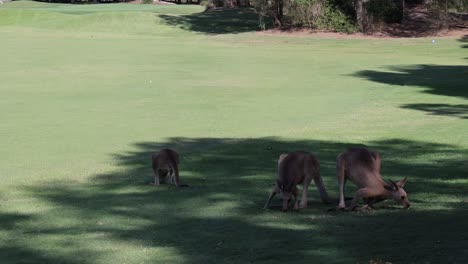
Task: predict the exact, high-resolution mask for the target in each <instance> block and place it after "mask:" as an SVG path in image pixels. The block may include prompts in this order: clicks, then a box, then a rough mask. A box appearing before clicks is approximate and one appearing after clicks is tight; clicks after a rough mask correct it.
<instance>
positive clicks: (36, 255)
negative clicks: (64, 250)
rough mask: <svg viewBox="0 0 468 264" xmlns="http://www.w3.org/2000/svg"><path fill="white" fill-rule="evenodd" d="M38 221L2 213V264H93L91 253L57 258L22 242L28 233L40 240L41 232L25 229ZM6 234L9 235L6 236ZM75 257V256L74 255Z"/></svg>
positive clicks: (28, 217) (0, 218)
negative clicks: (90, 259)
mask: <svg viewBox="0 0 468 264" xmlns="http://www.w3.org/2000/svg"><path fill="white" fill-rule="evenodd" d="M36 220H37V219H36V218H35V217H34V216H32V215H29V214H19V213H6V212H0V260H1V261H0V262H1V263H24V264H27V263H31V264H32V263H70V264H73V263H84V264H86V263H91V262H92V261H88V258H90V257H92V255H90V252H88V251H87V252H85V253H86V254H85V255H82V256H81V257H78V256H79V255H80V253H81V252H79V251H75V253H74V254H76V255H74V257H70V256H57V255H56V254H55V252H47V253H46V252H43V251H41V250H38V249H35V248H33V247H32V246H31V244H30V243H28V242H29V241H24V240H22V239H23V238H24V236H25V234H26V233H28V232H29V233H30V234H32V236H31V237H32V238H36V239H37V238H39V234H40V232H37V231H38V230H35V229H33V228H29V227H25V226H27V223H31V222H33V221H36ZM5 234H8V235H7V236H5ZM72 255H73V254H72Z"/></svg>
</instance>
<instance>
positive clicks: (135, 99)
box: [0, 1, 468, 263]
mask: <svg viewBox="0 0 468 264" xmlns="http://www.w3.org/2000/svg"><path fill="white" fill-rule="evenodd" d="M200 11H201V7H194V6H153V5H126V4H115V5H77V6H71V5H63V4H46V3H37V2H26V1H19V2H12V3H8V4H3V5H0V36H1V37H0V43H1V45H0V59H1V62H2V63H0V94H1V97H0V124H1V125H0V138H1V141H0V142H1V144H0V145H1V148H0V180H1V185H0V201H1V202H0V260H1V263H155V262H156V263H158V262H159V263H285V262H291V263H369V261H370V260H382V261H389V262H392V263H466V262H468V254H467V252H466V248H468V235H467V232H466V229H467V228H468V222H467V221H466V219H467V217H468V210H467V202H468V197H467V193H468V178H467V176H468V163H467V160H468V137H467V131H468V123H467V118H468V112H467V108H468V106H467V99H468V90H467V87H468V78H467V76H468V65H467V60H466V59H467V58H466V57H467V56H466V54H467V53H466V52H467V51H468V50H467V49H466V43H463V42H464V41H463V40H462V41H458V40H457V39H443V38H437V39H436V40H437V41H436V44H432V43H431V39H363V40H359V39H353V40H342V39H340V40H338V39H319V38H311V37H301V38H291V37H273V36H265V35H259V34H256V33H255V32H254V31H255V30H256V20H255V18H254V16H253V15H252V14H251V13H249V12H248V11H245V10H240V11H238V10H227V11H222V12H220V13H216V12H214V13H197V12H200ZM238 16H241V19H238ZM213 21H214V22H213ZM355 145H367V146H370V147H372V148H375V149H378V150H380V152H381V154H382V156H383V164H382V173H383V175H384V177H385V178H386V179H393V180H397V179H400V178H402V177H404V176H408V178H409V181H408V184H407V187H405V189H406V190H407V192H408V193H409V198H410V200H411V202H412V207H411V209H409V210H403V209H401V208H400V207H398V206H396V205H394V204H393V203H392V202H385V203H382V204H380V205H379V206H378V208H377V210H376V211H374V212H372V213H359V212H356V213H330V212H327V209H328V208H329V206H325V205H322V204H321V203H319V199H318V194H317V191H316V190H315V189H314V188H311V190H310V208H309V209H307V210H304V211H302V212H299V213H291V212H290V213H281V212H279V211H278V210H276V209H275V208H277V206H278V205H279V204H280V201H279V200H278V199H275V201H274V204H273V207H274V208H273V209H272V210H267V211H264V210H262V209H261V207H262V206H263V203H264V202H265V200H266V198H267V196H268V192H269V190H270V186H271V184H272V183H273V182H274V177H275V168H276V165H275V163H276V159H277V157H278V155H279V154H280V153H284V152H288V151H293V150H298V149H302V150H309V151H311V152H313V153H315V154H316V155H317V157H318V158H319V159H320V161H321V166H322V167H321V168H322V175H323V177H324V181H325V184H326V187H327V189H328V190H329V192H330V193H331V194H332V196H335V197H336V195H337V184H336V179H335V175H334V170H335V169H334V167H335V157H336V155H337V154H338V153H340V152H341V151H343V150H344V149H346V148H347V147H349V146H355ZM162 147H172V148H175V149H177V150H179V152H180V153H181V155H182V159H181V177H182V180H183V182H185V183H188V184H190V185H191V187H190V188H184V189H180V190H178V189H175V188H172V187H167V186H162V187H159V188H154V187H151V186H149V185H147V183H148V182H149V181H150V180H151V168H150V162H149V158H150V154H151V153H152V152H153V151H156V150H158V149H160V148H162ZM348 188H349V191H348V195H351V194H352V190H354V189H353V188H352V186H351V185H350V186H349V187H348Z"/></svg>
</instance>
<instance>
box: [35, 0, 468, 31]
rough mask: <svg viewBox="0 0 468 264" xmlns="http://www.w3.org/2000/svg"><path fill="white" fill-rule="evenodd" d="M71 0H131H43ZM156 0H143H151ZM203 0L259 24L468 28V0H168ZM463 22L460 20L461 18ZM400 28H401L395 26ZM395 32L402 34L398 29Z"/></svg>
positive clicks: (196, 0) (88, 0) (185, 0)
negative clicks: (254, 17) (251, 14)
mask: <svg viewBox="0 0 468 264" xmlns="http://www.w3.org/2000/svg"><path fill="white" fill-rule="evenodd" d="M40 1H43V2H60V3H72V4H92V3H119V2H130V1H132V0H40ZM152 1H153V0H142V1H141V2H142V3H152ZM169 1H172V2H174V3H177V4H203V5H205V6H206V8H207V9H213V8H233V7H251V8H253V9H254V10H255V11H256V13H257V14H258V15H259V18H260V19H259V27H260V28H261V29H266V28H270V27H277V28H282V29H285V28H309V29H317V30H326V31H336V32H346V33H352V32H357V31H360V32H364V33H372V32H374V31H376V30H378V29H381V28H383V27H385V25H389V24H400V25H404V27H405V28H404V30H401V31H408V30H405V29H408V28H410V29H411V28H412V30H413V31H417V30H419V31H423V30H425V31H426V32H431V31H432V32H434V31H437V30H440V29H444V28H445V29H447V28H449V27H450V25H451V24H454V23H455V24H456V23H458V25H462V26H463V27H466V28H468V25H467V24H468V23H467V22H466V17H467V15H466V14H464V15H463V14H460V13H462V12H465V13H466V12H468V0H201V1H200V0H169ZM457 20H458V21H460V20H461V21H462V22H458V21H457ZM396 29H398V28H396ZM393 35H399V34H398V32H396V33H395V34H393Z"/></svg>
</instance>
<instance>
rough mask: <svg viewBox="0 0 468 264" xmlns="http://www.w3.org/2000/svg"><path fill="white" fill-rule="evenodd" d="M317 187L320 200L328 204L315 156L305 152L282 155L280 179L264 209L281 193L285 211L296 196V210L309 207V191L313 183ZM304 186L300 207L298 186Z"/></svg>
mask: <svg viewBox="0 0 468 264" xmlns="http://www.w3.org/2000/svg"><path fill="white" fill-rule="evenodd" d="M312 179H313V180H314V182H315V185H317V189H318V191H319V193H320V198H321V199H322V201H323V202H324V203H328V194H327V191H326V190H325V186H324V185H323V182H322V177H321V176H320V164H319V162H318V160H317V159H316V158H315V157H314V155H312V154H310V153H308V152H305V151H296V152H292V153H289V154H281V155H280V157H279V159H278V179H277V180H276V184H275V186H274V187H273V190H272V191H271V193H270V196H269V197H268V200H267V202H266V203H265V206H264V209H266V208H268V205H269V204H270V202H271V199H272V198H273V197H274V196H275V195H276V194H277V193H281V196H282V199H283V208H282V209H283V211H287V210H288V204H289V201H290V200H291V196H294V200H295V202H294V209H298V208H306V207H307V191H308V188H309V184H310V182H311V181H312ZM298 184H303V191H302V199H301V203H300V205H299V206H298V199H297V196H298V191H299V190H298V189H297V185H298Z"/></svg>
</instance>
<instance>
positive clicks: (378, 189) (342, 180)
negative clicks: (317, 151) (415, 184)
mask: <svg viewBox="0 0 468 264" xmlns="http://www.w3.org/2000/svg"><path fill="white" fill-rule="evenodd" d="M380 162H381V159H380V154H379V153H378V152H376V151H371V150H368V149H366V148H351V149H348V150H347V151H345V152H343V153H341V154H340V155H338V158H337V161H336V174H337V176H338V184H339V186H340V201H339V204H338V208H339V209H343V208H345V207H346V205H345V201H344V199H345V198H344V188H345V184H346V180H347V179H349V180H350V181H351V182H353V183H354V184H356V185H357V186H358V188H359V189H358V190H357V192H356V194H355V195H354V198H353V200H352V201H351V205H350V206H349V207H348V208H346V209H348V210H353V209H354V208H355V207H356V205H357V203H358V202H359V201H360V200H361V199H363V200H364V202H365V205H364V206H363V208H366V209H369V208H372V206H373V204H374V203H377V202H380V201H383V200H386V199H389V198H392V199H393V200H394V201H395V202H397V203H399V204H401V205H403V206H404V207H405V208H408V207H410V202H409V201H408V195H407V194H406V192H405V190H404V189H403V186H404V185H405V183H406V180H407V177H405V178H404V179H402V180H401V181H399V182H393V181H389V183H387V182H385V181H384V180H383V178H382V176H381V175H380Z"/></svg>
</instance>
